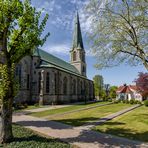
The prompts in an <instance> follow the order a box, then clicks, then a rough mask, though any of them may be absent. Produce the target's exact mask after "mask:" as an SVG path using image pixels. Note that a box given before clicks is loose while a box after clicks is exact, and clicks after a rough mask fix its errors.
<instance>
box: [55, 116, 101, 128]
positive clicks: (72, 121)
mask: <svg viewBox="0 0 148 148" xmlns="http://www.w3.org/2000/svg"><path fill="white" fill-rule="evenodd" d="M97 120H99V118H94V117H89V118H78V119H77V118H76V119H54V120H53V121H56V122H62V123H64V124H68V125H73V126H81V125H84V124H89V123H91V122H93V121H97Z"/></svg>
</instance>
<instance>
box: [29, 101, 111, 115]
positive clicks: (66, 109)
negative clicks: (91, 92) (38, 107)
mask: <svg viewBox="0 0 148 148" xmlns="http://www.w3.org/2000/svg"><path fill="white" fill-rule="evenodd" d="M105 103H108V102H96V103H89V104H80V105H72V106H68V107H62V108H57V109H50V110H46V111H41V112H34V113H31V114H30V115H32V116H35V117H44V116H48V115H54V114H61V113H65V112H69V111H74V110H77V109H81V108H86V107H91V106H96V105H99V104H105Z"/></svg>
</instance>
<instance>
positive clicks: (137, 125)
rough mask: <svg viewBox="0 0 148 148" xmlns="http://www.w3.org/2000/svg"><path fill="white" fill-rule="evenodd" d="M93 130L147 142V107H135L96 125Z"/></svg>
mask: <svg viewBox="0 0 148 148" xmlns="http://www.w3.org/2000/svg"><path fill="white" fill-rule="evenodd" d="M95 130H97V131H99V132H103V133H108V134H113V135H117V136H121V137H126V138H129V139H134V140H140V141H144V142H148V107H145V106H142V107H140V108H137V109H135V110H133V111H132V112H129V113H126V114H124V115H122V116H120V117H117V118H115V119H113V120H112V121H108V122H106V123H104V124H103V125H99V126H97V127H96V128H95Z"/></svg>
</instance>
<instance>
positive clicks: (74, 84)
mask: <svg viewBox="0 0 148 148" xmlns="http://www.w3.org/2000/svg"><path fill="white" fill-rule="evenodd" d="M73 94H74V95H75V94H76V80H73Z"/></svg>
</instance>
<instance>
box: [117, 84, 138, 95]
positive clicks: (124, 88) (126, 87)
mask: <svg viewBox="0 0 148 148" xmlns="http://www.w3.org/2000/svg"><path fill="white" fill-rule="evenodd" d="M134 91H140V89H139V88H138V87H137V86H136V85H124V86H120V87H119V88H118V89H117V93H131V92H134Z"/></svg>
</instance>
